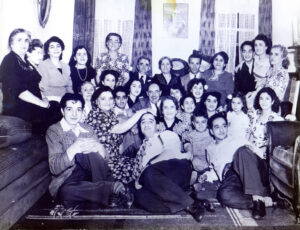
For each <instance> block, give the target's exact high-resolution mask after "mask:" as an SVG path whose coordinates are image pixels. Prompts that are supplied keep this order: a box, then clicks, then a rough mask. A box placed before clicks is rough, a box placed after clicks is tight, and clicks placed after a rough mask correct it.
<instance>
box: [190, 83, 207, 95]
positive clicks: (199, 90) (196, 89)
mask: <svg viewBox="0 0 300 230" xmlns="http://www.w3.org/2000/svg"><path fill="white" fill-rule="evenodd" d="M203 92H204V89H203V85H202V84H201V83H199V84H194V85H193V87H192V94H193V96H194V97H195V98H196V99H200V98H201V97H202V95H203Z"/></svg>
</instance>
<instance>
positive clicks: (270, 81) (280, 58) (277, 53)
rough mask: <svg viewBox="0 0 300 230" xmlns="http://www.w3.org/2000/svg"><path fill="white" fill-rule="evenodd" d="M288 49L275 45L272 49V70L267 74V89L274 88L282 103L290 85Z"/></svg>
mask: <svg viewBox="0 0 300 230" xmlns="http://www.w3.org/2000/svg"><path fill="white" fill-rule="evenodd" d="M287 54H288V52H287V49H286V48H285V47H284V46H282V45H274V46H272V48H271V53H270V63H271V66H272V68H271V69H270V71H269V72H268V73H267V80H266V87H270V88H272V89H273V90H274V91H275V93H276V95H277V97H278V98H279V100H280V101H282V100H283V98H284V95H285V91H286V88H287V86H288V83H289V79H290V78H289V73H288V71H287V68H288V66H289V59H288V57H287Z"/></svg>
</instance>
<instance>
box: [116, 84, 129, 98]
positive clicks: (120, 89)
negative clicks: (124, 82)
mask: <svg viewBox="0 0 300 230" xmlns="http://www.w3.org/2000/svg"><path fill="white" fill-rule="evenodd" d="M127 91H128V90H127V89H126V88H125V87H124V86H117V87H116V88H115V89H114V91H113V95H114V98H115V97H116V96H117V93H118V92H123V93H125V95H126V96H127Z"/></svg>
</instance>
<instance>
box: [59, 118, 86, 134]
mask: <svg viewBox="0 0 300 230" xmlns="http://www.w3.org/2000/svg"><path fill="white" fill-rule="evenodd" d="M59 123H60V125H61V127H62V129H63V131H64V132H68V131H70V130H72V132H73V133H74V134H75V135H76V137H78V136H79V134H80V133H88V132H89V131H87V130H86V129H84V128H82V127H81V126H80V124H79V123H77V124H76V127H75V128H74V129H72V127H71V126H70V125H69V124H68V123H67V121H66V120H65V118H62V119H61V120H60V122H59Z"/></svg>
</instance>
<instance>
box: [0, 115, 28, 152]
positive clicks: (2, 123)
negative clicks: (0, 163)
mask: <svg viewBox="0 0 300 230" xmlns="http://www.w3.org/2000/svg"><path fill="white" fill-rule="evenodd" d="M31 128H32V127H31V124H29V123H28V122H25V121H24V120H22V119H21V118H18V117H12V116H4V115H0V148H5V147H7V146H10V145H12V144H18V143H21V142H23V141H26V140H28V139H29V138H30V137H31V136H32V133H31Z"/></svg>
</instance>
